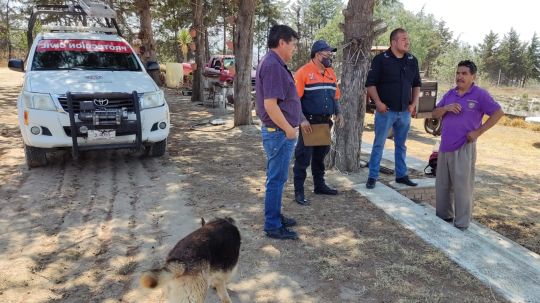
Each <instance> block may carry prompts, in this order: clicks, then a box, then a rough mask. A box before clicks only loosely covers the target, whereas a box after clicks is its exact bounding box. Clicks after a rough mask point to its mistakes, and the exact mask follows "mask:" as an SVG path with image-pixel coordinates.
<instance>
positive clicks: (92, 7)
mask: <svg viewBox="0 0 540 303" xmlns="http://www.w3.org/2000/svg"><path fill="white" fill-rule="evenodd" d="M79 5H80V6H81V8H82V9H83V11H84V12H85V13H86V15H87V16H88V17H100V18H116V12H115V11H114V10H112V8H110V7H109V6H108V5H107V4H105V3H103V2H101V1H97V0H79Z"/></svg>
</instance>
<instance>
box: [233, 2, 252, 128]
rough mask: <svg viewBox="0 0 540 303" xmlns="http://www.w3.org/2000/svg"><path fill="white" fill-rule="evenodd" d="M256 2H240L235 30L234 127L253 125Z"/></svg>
mask: <svg viewBox="0 0 540 303" xmlns="http://www.w3.org/2000/svg"><path fill="white" fill-rule="evenodd" d="M255 3H256V0H240V1H239V7H238V15H237V18H236V23H235V30H234V41H233V42H234V57H235V68H236V75H235V78H234V125H235V126H238V125H247V124H251V122H252V121H251V103H252V101H251V69H252V67H251V66H252V55H253V18H254V15H255Z"/></svg>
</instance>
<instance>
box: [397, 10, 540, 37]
mask: <svg viewBox="0 0 540 303" xmlns="http://www.w3.org/2000/svg"><path fill="white" fill-rule="evenodd" d="M400 2H401V3H403V5H404V6H405V9H407V10H409V11H413V12H418V11H420V10H421V9H422V7H424V11H425V12H427V13H430V14H433V15H434V16H435V17H436V18H437V20H444V21H445V22H446V24H447V26H448V27H449V28H450V30H452V32H453V33H454V37H458V36H459V38H460V40H461V41H464V42H467V43H469V44H471V45H477V44H478V43H481V42H482V40H483V39H484V37H485V35H486V34H488V33H489V31H490V30H493V32H495V33H496V34H499V38H502V37H503V35H504V34H506V33H508V32H509V31H510V28H511V27H513V28H514V29H515V30H516V31H517V32H518V34H519V36H520V39H521V41H527V42H529V41H530V40H531V38H532V36H533V33H534V32H535V31H536V34H537V35H538V36H540V1H539V0H512V1H500V0H491V1H489V0H451V1H448V0H430V1H428V0H400Z"/></svg>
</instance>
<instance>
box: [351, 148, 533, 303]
mask: <svg viewBox="0 0 540 303" xmlns="http://www.w3.org/2000/svg"><path fill="white" fill-rule="evenodd" d="M362 151H363V152H367V153H369V152H371V146H369V144H362ZM383 158H385V159H387V160H390V161H393V153H392V152H391V151H387V150H386V151H385V153H384V155H383ZM407 164H408V166H409V167H410V168H412V169H415V170H423V168H424V167H425V165H426V164H425V161H421V160H419V159H413V158H407ZM419 168H420V169H419ZM345 178H347V179H348V180H349V181H350V182H352V184H354V185H353V188H354V189H355V190H356V191H358V192H359V193H360V194H362V195H363V196H365V197H366V198H367V199H369V200H370V201H371V202H372V203H373V204H375V205H376V206H377V207H379V208H380V209H382V210H383V211H384V212H386V213H387V214H388V215H389V216H391V217H392V218H394V219H395V220H397V221H398V222H399V223H400V224H402V225H403V226H404V227H405V228H407V229H409V230H411V231H413V232H414V233H416V234H417V235H418V236H419V237H420V238H422V239H423V240H424V241H426V242H427V243H429V244H431V245H433V246H434V247H437V248H438V249H440V250H441V251H442V252H443V253H445V254H446V255H447V256H448V257H450V259H452V260H453V261H455V262H456V263H457V264H459V265H460V266H461V267H463V268H465V269H466V270H468V271H469V272H470V273H471V274H473V275H474V276H476V277H477V278H478V279H480V280H481V281H483V282H484V283H486V284H487V285H488V286H489V287H491V288H492V289H493V290H494V291H497V292H499V293H500V294H502V295H503V296H504V297H505V298H507V299H508V300H510V301H512V302H530V303H539V302H540V255H538V254H536V253H534V252H531V251H529V250H527V249H525V248H524V247H522V246H520V245H519V244H517V243H515V242H513V241H512V240H510V239H508V238H506V237H504V236H502V235H500V234H498V233H496V232H494V231H492V230H490V229H488V228H486V227H484V226H482V225H481V224H477V223H474V222H473V223H471V225H470V227H469V229H468V230H466V231H464V232H462V231H460V230H458V229H457V228H455V227H453V226H452V225H451V224H448V223H446V222H445V221H443V220H441V219H439V218H438V217H437V216H435V209H434V208H433V207H432V206H431V205H423V204H417V203H415V202H413V201H411V200H410V199H408V198H406V197H404V196H402V195H401V194H399V193H398V192H397V191H395V190H394V189H392V188H390V187H388V186H386V185H384V184H382V183H380V182H378V183H377V186H376V187H375V188H374V189H371V190H369V189H366V187H365V182H366V180H367V169H364V170H363V172H362V173H359V174H354V175H348V176H345ZM417 181H418V180H417Z"/></svg>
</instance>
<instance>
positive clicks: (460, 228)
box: [456, 226, 469, 231]
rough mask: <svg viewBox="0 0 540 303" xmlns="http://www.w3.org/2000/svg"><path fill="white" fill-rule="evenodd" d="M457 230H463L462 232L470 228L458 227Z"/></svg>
mask: <svg viewBox="0 0 540 303" xmlns="http://www.w3.org/2000/svg"><path fill="white" fill-rule="evenodd" d="M456 228H457V229H459V230H461V231H466V230H467V229H468V228H469V227H468V226H466V227H461V226H456Z"/></svg>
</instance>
